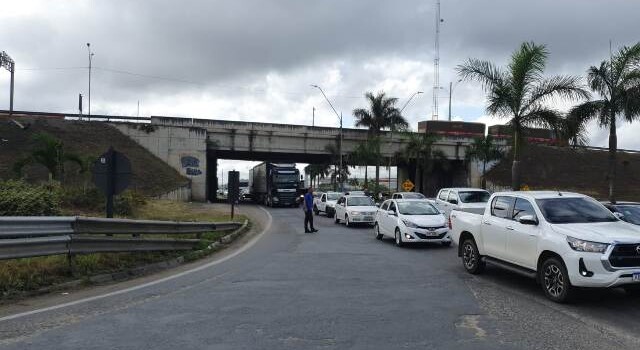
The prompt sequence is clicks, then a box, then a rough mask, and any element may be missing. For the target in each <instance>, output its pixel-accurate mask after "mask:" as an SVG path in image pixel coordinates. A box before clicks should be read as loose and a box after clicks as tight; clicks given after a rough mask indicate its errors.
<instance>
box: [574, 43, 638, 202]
mask: <svg viewBox="0 0 640 350" xmlns="http://www.w3.org/2000/svg"><path fill="white" fill-rule="evenodd" d="M587 80H588V82H589V87H590V88H591V90H592V91H594V92H595V93H596V94H598V95H599V96H600V99H599V100H593V101H588V102H585V103H583V104H581V105H579V106H576V107H574V108H573V109H572V110H571V111H570V112H569V114H570V115H574V116H575V117H576V118H578V119H581V120H593V119H595V120H597V121H598V122H599V123H600V126H601V127H608V128H609V175H608V177H607V178H608V180H609V200H610V201H611V202H613V203H615V181H616V158H617V151H618V135H617V132H616V128H617V121H618V118H621V119H622V121H626V122H632V121H634V120H636V119H638V118H639V117H640V43H637V44H635V45H633V46H631V47H627V46H623V47H622V48H621V49H620V50H619V51H618V52H616V54H615V55H612V57H611V59H610V60H608V61H607V60H605V61H602V62H601V63H600V66H599V67H596V66H591V67H590V68H589V69H588V70H587Z"/></svg>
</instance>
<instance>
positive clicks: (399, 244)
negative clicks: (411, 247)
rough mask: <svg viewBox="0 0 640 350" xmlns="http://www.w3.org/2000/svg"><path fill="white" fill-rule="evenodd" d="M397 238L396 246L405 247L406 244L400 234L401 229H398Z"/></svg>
mask: <svg viewBox="0 0 640 350" xmlns="http://www.w3.org/2000/svg"><path fill="white" fill-rule="evenodd" d="M395 237H396V245H397V246H398V247H402V246H404V242H403V241H402V234H401V233H400V229H398V228H396V234H395Z"/></svg>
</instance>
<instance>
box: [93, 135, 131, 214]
mask: <svg viewBox="0 0 640 350" xmlns="http://www.w3.org/2000/svg"><path fill="white" fill-rule="evenodd" d="M91 172H92V173H93V183H94V184H95V185H96V187H97V188H98V189H100V190H101V191H102V192H103V193H104V194H105V196H106V197H107V217H108V218H111V217H113V196H114V195H116V194H120V193H122V192H123V191H124V190H125V189H127V187H129V181H130V180H131V161H129V158H127V156H125V155H124V154H122V153H120V152H117V151H115V150H114V149H113V147H109V150H108V151H107V152H106V153H104V154H103V155H101V156H100V157H99V158H98V159H97V160H96V161H95V162H94V163H93V168H92V169H91Z"/></svg>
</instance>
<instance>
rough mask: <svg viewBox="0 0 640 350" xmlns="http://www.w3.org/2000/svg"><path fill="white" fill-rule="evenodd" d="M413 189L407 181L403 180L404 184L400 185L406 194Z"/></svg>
mask: <svg viewBox="0 0 640 350" xmlns="http://www.w3.org/2000/svg"><path fill="white" fill-rule="evenodd" d="M414 187H415V185H414V184H413V182H411V180H409V179H407V180H404V182H403V183H402V188H403V189H404V190H405V191H407V192H409V191H411V190H412V189H413V188H414Z"/></svg>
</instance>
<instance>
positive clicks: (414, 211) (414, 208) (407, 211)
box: [398, 202, 440, 215]
mask: <svg viewBox="0 0 640 350" xmlns="http://www.w3.org/2000/svg"><path fill="white" fill-rule="evenodd" d="M398 211H399V212H400V214H402V215H438V214H440V212H439V211H438V210H437V209H436V208H434V207H433V205H431V204H429V203H425V202H398Z"/></svg>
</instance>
